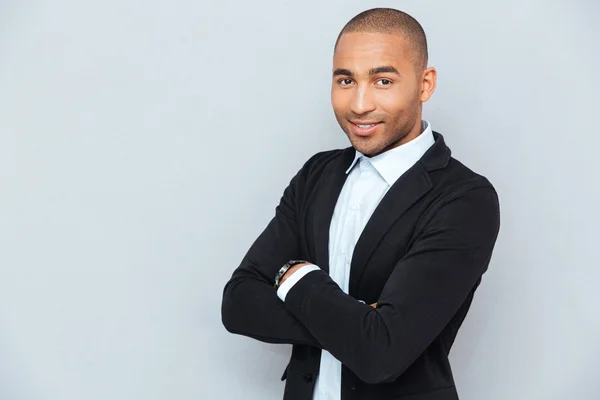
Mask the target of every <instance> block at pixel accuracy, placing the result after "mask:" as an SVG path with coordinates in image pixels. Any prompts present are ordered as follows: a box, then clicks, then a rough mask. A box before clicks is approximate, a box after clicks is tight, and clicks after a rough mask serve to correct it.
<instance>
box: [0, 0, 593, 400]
mask: <svg viewBox="0 0 600 400" xmlns="http://www.w3.org/2000/svg"><path fill="white" fill-rule="evenodd" d="M373 6H394V7H397V8H401V9H403V10H405V11H407V12H409V13H411V14H412V15H414V16H415V17H416V18H417V19H418V20H419V21H421V23H422V24H423V25H424V27H425V30H426V32H427V34H428V37H429V42H430V52H431V60H430V61H431V65H434V66H436V67H437V68H438V71H439V85H438V89H437V91H436V93H435V94H434V96H433V99H432V100H431V101H430V102H429V103H427V105H426V108H425V118H426V119H428V120H430V121H431V123H432V125H433V127H434V129H435V130H438V131H440V132H442V133H443V134H444V135H445V137H446V139H447V141H448V143H449V145H450V147H451V148H452V150H453V152H454V154H455V156H456V157H457V158H459V159H460V160H461V161H463V162H464V163H466V164H467V165H468V166H470V167H471V168H473V169H474V170H476V171H478V172H480V173H481V174H483V175H486V176H487V177H488V178H489V179H490V180H491V181H492V182H493V183H494V184H495V186H496V187H497V189H498V192H499V194H500V199H501V208H502V228H501V233H500V237H499V239H498V243H497V247H496V252H495V254H494V258H493V261H492V263H491V266H490V270H489V272H488V273H487V274H486V276H485V278H484V281H483V284H482V286H481V287H480V289H479V291H478V292H477V294H476V297H475V302H474V305H473V307H472V310H471V313H470V314H469V316H468V317H467V320H466V322H465V324H464V326H463V329H462V330H461V332H460V334H459V336H458V338H457V342H456V344H455V347H454V348H453V351H452V354H451V358H452V362H453V366H454V371H455V375H456V381H457V385H458V388H459V391H460V393H461V395H462V397H461V399H465V400H479V399H486V400H506V399H511V400H521V399H523V400H537V399H544V400H545V399H557V400H558V399H561V400H562V399H577V400H591V399H599V398H600V383H598V370H599V367H600V361H599V356H600V343H599V338H600V313H599V312H598V310H597V306H598V305H599V302H600V294H599V293H598V280H599V279H600V272H599V262H598V250H597V249H598V244H597V231H598V227H599V226H600V216H599V214H600V213H599V211H598V206H599V205H600V190H599V189H598V187H599V185H598V180H599V179H598V171H599V170H600V167H599V166H598V161H597V159H596V155H597V154H598V146H600V140H599V139H598V135H597V128H596V124H595V122H596V119H597V112H596V110H597V104H598V102H597V100H596V96H597V93H598V90H599V89H600V87H599V84H598V78H597V71H598V69H599V68H600V57H599V55H598V39H599V37H600V28H599V27H598V25H597V22H598V20H599V17H600V5H599V4H598V2H596V1H592V0H587V1H585V0H579V1H566V0H565V1H548V0H546V1H542V0H537V1H532V0H529V1H520V0H511V1H506V0H505V1H497V2H489V1H488V2H482V1H475V0H472V1H445V0H444V1H441V0H440V1H416V0H414V1H394V2H393V1H381V2H375V1H358V0H352V1H348V0H343V1H342V0H336V1H316V0H311V1H307V0H305V1H294V2H292V1H282V0H277V1H276V0H272V1H265V0H261V1H251V2H247V1H241V0H240V1H237V2H231V1H221V2H210V3H209V2H203V1H200V2H198V1H170V2H165V1H161V2H159V1H141V0H137V1H134V0H126V1H124V0H119V1H117V0H104V1H95V2H82V1H75V0H71V1H69V0H54V1H49V0H46V1H42V0H40V1H34V0H33V1H28V2H17V1H16V0H14V1H13V0H2V1H0V191H1V192H0V399H3V400H4V399H7V400H29V399H31V400H97V399H102V400H106V399H111V400H130V399H144V400H158V399H161V400H162V399H181V400H184V399H245V400H253V399H256V400H264V399H279V398H281V394H282V392H283V384H282V383H281V382H280V381H279V377H280V375H281V372H282V370H283V368H284V365H285V363H286V360H287V357H288V354H289V351H290V348H289V347H288V346H283V345H279V346H275V345H267V344H262V343H259V342H256V341H253V340H250V339H247V338H243V337H240V336H234V335H230V334H228V333H227V332H226V331H225V329H224V328H223V327H222V325H221V322H220V309H219V308H220V300H221V293H222V289H223V285H224V284H225V282H226V280H227V279H228V278H229V276H230V274H231V272H232V271H233V269H234V268H235V267H236V266H237V265H238V263H239V261H240V260H241V258H242V256H243V254H244V253H245V251H246V249H247V248H248V247H249V246H250V244H251V243H252V241H253V240H254V239H255V237H256V236H257V235H258V233H259V232H260V231H261V230H262V229H263V228H264V226H265V225H266V223H267V222H268V220H269V219H270V218H271V216H272V215H273V210H274V207H275V205H276V204H277V202H278V200H279V197H280V195H281V193H282V191H283V188H284V187H285V186H286V184H287V183H288V181H289V179H290V178H291V176H292V175H293V174H294V173H295V172H296V171H297V170H298V168H300V166H301V165H302V164H303V162H304V161H305V160H306V159H307V158H308V157H309V156H310V155H312V154H314V153H315V152H317V151H320V150H325V149H331V148H339V147H346V146H347V145H348V142H347V139H346V138H345V136H344V134H343V133H342V132H341V130H340V129H339V127H338V126H337V123H336V122H335V120H334V118H333V113H332V111H331V106H330V104H329V85H330V73H331V53H332V47H333V43H334V40H335V37H336V35H337V33H338V31H339V30H340V29H341V28H342V26H343V25H344V23H345V22H346V21H347V20H349V19H350V18H351V17H352V16H354V15H355V14H357V13H358V12H360V11H362V10H364V9H366V8H370V7H373Z"/></svg>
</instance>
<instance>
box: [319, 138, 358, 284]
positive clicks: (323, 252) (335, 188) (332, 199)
mask: <svg viewBox="0 0 600 400" xmlns="http://www.w3.org/2000/svg"><path fill="white" fill-rule="evenodd" d="M354 155H355V150H354V149H353V148H352V147H350V148H347V149H345V150H344V151H343V153H342V154H341V155H340V157H338V158H336V159H335V160H333V161H332V162H330V163H329V164H327V166H326V167H325V169H324V171H323V178H322V179H321V182H320V183H319V191H318V195H317V196H318V197H317V202H316V207H315V208H316V209H315V214H314V226H315V236H314V240H315V253H316V257H317V259H316V260H315V263H316V265H318V266H319V268H321V269H322V270H324V271H326V272H329V225H330V224H331V219H332V217H333V211H334V209H335V205H336V203H337V200H338V197H339V195H340V192H341V191H342V187H343V186H344V182H346V178H347V174H346V170H347V169H348V167H349V166H350V164H351V163H352V160H354Z"/></svg>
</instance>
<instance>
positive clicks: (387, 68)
mask: <svg viewBox="0 0 600 400" xmlns="http://www.w3.org/2000/svg"><path fill="white" fill-rule="evenodd" d="M386 73H391V74H397V75H400V72H398V70H397V69H396V68H394V67H393V66H391V65H382V66H379V67H375V68H371V69H370V70H369V76H373V75H377V74H386ZM339 75H344V76H350V77H354V73H353V72H352V71H350V70H349V69H344V68H337V69H336V70H334V71H333V76H339Z"/></svg>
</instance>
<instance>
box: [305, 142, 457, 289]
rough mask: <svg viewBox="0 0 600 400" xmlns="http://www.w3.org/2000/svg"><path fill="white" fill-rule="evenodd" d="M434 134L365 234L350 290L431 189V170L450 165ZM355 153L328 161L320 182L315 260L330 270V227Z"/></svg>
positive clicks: (353, 265) (443, 146) (347, 152)
mask: <svg viewBox="0 0 600 400" xmlns="http://www.w3.org/2000/svg"><path fill="white" fill-rule="evenodd" d="M433 135H434V139H435V143H434V144H433V146H431V148H429V150H428V151H427V152H426V153H425V155H423V157H422V158H421V160H420V161H419V162H417V163H416V164H415V165H413V166H412V167H411V168H410V169H409V170H408V171H406V173H405V174H403V175H402V176H401V177H400V178H399V179H398V180H397V181H396V182H395V183H394V185H392V187H391V188H390V190H389V191H388V192H387V193H386V195H385V196H384V197H383V199H382V200H381V202H380V203H379V205H378V206H377V208H376V209H375V211H374V212H373V214H372V215H371V218H370V219H369V221H368V222H367V224H366V226H365V228H364V230H363V232H362V233H361V235H360V237H359V239H358V242H357V243H356V246H355V248H354V254H353V257H352V262H351V269H350V282H349V283H350V285H349V289H350V293H354V291H355V290H356V289H357V287H358V283H359V282H360V279H361V277H362V274H363V272H364V270H365V268H366V266H367V263H368V261H369V259H370V257H371V255H372V254H373V251H374V250H375V249H376V248H377V245H378V244H379V242H380V241H381V239H382V238H383V237H384V236H385V235H386V233H387V232H388V231H389V229H390V228H391V227H392V225H393V224H394V223H395V222H396V220H397V219H398V218H400V217H401V216H402V214H404V213H405V212H406V211H407V210H408V209H409V208H410V207H411V206H412V205H413V204H415V203H416V202H417V201H419V199H421V198H422V197H423V196H424V195H425V194H426V193H427V192H428V191H429V190H431V188H432V183H431V180H430V179H429V172H431V171H434V170H436V169H440V168H445V167H446V165H447V164H448V161H449V160H450V155H451V152H450V149H449V148H448V147H447V146H446V144H445V142H444V138H443V136H442V135H440V134H439V133H437V132H433ZM354 155H355V150H354V148H352V147H350V148H347V149H345V150H344V151H343V152H342V154H341V155H340V156H339V157H337V158H336V159H334V160H332V161H331V162H330V163H328V164H327V166H326V167H325V168H324V170H323V172H322V174H323V177H322V179H321V181H320V183H319V188H318V194H317V201H316V206H315V213H314V221H313V222H314V227H315V230H314V241H315V242H314V246H315V254H316V260H314V262H315V264H316V265H318V266H319V267H320V268H321V269H322V270H324V271H326V272H329V227H330V224H331V219H332V217H333V212H334V210H335V205H336V203H337V200H338V197H339V195H340V193H341V191H342V187H343V186H344V183H345V182H346V178H347V175H346V170H347V169H348V167H349V166H350V164H351V163H352V160H353V159H354Z"/></svg>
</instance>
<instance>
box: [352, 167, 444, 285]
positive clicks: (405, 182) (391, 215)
mask: <svg viewBox="0 0 600 400" xmlns="http://www.w3.org/2000/svg"><path fill="white" fill-rule="evenodd" d="M431 187H432V184H431V180H430V179H429V174H428V173H427V171H426V170H425V169H424V168H423V166H422V165H421V164H419V163H417V164H415V165H413V166H412V167H411V168H410V169H409V170H408V171H406V173H404V174H403V175H402V176H401V177H400V178H399V179H398V180H397V181H396V182H395V183H394V185H393V186H392V187H391V188H390V190H388V192H387V193H386V194H385V196H384V197H383V199H381V202H380V203H379V205H378V206H377V208H376V209H375V211H374V212H373V214H372V215H371V218H370V219H369V221H368V222H367V224H366V225H365V228H364V229H363V231H362V233H361V235H360V237H359V238H358V242H357V243H356V246H355V248H354V253H353V256H352V262H351V265H350V282H349V293H354V292H355V291H356V289H357V287H358V283H359V282H360V279H361V277H362V274H363V272H364V270H365V268H366V266H367V265H368V261H369V258H370V257H371V254H373V251H375V249H376V248H377V246H378V245H379V242H380V241H381V239H383V237H384V236H385V235H386V234H387V232H388V230H389V229H390V228H391V227H392V225H393V224H394V223H395V222H396V220H397V219H398V218H400V217H401V216H402V214H404V213H405V212H406V211H407V210H408V209H409V208H410V207H411V206H412V205H413V204H415V203H416V202H417V201H419V199H421V198H422V197H423V196H424V195H425V194H426V193H427V192H429V190H430V189H431Z"/></svg>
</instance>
